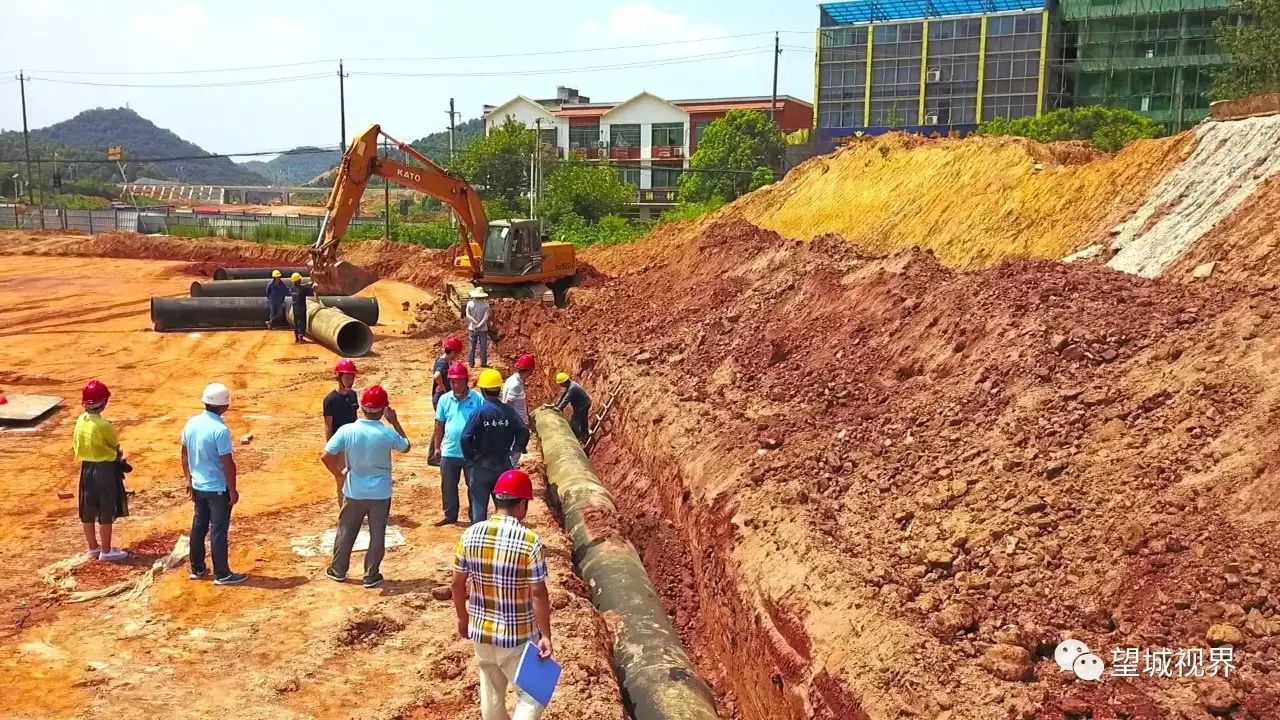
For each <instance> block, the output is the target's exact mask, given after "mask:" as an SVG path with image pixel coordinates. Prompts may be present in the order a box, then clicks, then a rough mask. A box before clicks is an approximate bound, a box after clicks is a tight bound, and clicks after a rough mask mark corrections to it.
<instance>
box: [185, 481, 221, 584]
mask: <svg viewBox="0 0 1280 720" xmlns="http://www.w3.org/2000/svg"><path fill="white" fill-rule="evenodd" d="M194 503H195V509H196V512H195V517H193V518H192V519H191V572H193V573H203V572H204V571H205V570H208V569H209V567H208V566H207V565H205V562H204V538H205V535H208V536H209V550H210V554H212V555H213V576H214V577H215V578H222V577H226V576H228V575H230V574H231V568H230V566H228V564H227V531H228V530H230V529H231V495H230V494H228V493H226V492H205V491H204V490H196V491H195V499H194ZM210 527H212V528H213V532H212V533H210V532H209V528H210Z"/></svg>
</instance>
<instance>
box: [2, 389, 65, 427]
mask: <svg viewBox="0 0 1280 720" xmlns="http://www.w3.org/2000/svg"><path fill="white" fill-rule="evenodd" d="M0 397H3V398H4V399H5V400H7V401H8V402H6V403H3V404H0V423H27V422H31V421H32V420H35V419H36V418H38V417H40V416H41V415H44V414H45V413H47V412H49V411H50V410H53V409H54V408H56V407H58V406H59V405H61V404H62V398H60V397H58V396H57V395H20V394H17V393H5V394H4V395H3V396H0Z"/></svg>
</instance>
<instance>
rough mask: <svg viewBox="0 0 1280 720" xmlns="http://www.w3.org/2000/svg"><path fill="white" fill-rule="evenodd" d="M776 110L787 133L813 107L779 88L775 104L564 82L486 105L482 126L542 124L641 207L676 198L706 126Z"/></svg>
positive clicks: (549, 136) (561, 147)
mask: <svg viewBox="0 0 1280 720" xmlns="http://www.w3.org/2000/svg"><path fill="white" fill-rule="evenodd" d="M771 108H773V110H774V112H773V116H774V118H775V122H776V123H777V125H778V127H779V129H781V130H782V132H784V133H789V132H794V131H796V130H800V129H804V128H811V127H812V126H813V106H812V105H811V104H809V103H807V102H805V101H803V100H800V99H797V98H794V97H791V96H790V95H779V96H778V99H777V104H776V106H775V105H773V103H772V98H771V97H770V96H768V95H765V96H761V97H725V98H706V99H694V100H666V99H663V98H660V97H658V96H657V95H654V94H653V93H649V92H642V93H640V94H639V95H636V96H635V97H633V98H631V99H630V100H625V101H623V102H612V103H593V102H591V101H590V98H586V97H583V96H581V95H579V94H578V91H577V90H575V89H573V88H566V87H559V88H557V89H556V98H554V99H549V100H533V99H530V98H528V97H525V96H523V95H519V96H516V97H514V98H511V99H510V100H508V101H506V102H505V103H502V104H501V105H496V106H485V109H484V116H483V117H484V129H485V132H486V133H488V132H489V130H490V129H491V128H493V127H494V126H497V125H501V124H502V123H504V122H506V120H507V118H512V119H514V120H516V121H517V122H520V123H523V124H524V125H525V126H527V127H533V128H537V129H538V130H539V132H540V133H541V138H542V141H543V142H544V143H546V144H547V145H549V146H554V147H555V148H556V154H557V155H558V156H559V157H579V158H582V159H586V160H604V161H607V162H609V163H611V164H613V165H615V166H617V167H618V171H619V172H620V173H621V174H622V176H623V178H624V179H625V180H627V182H630V183H631V184H633V185H635V186H636V187H637V188H638V193H637V198H636V202H637V205H639V206H640V208H641V211H642V212H641V214H642V215H645V216H647V215H648V214H649V213H648V210H647V209H646V208H647V207H648V208H654V209H661V208H662V207H665V206H670V205H672V204H674V203H675V202H676V188H677V182H678V179H679V177H680V173H681V172H682V171H683V170H684V169H685V168H687V167H688V166H689V156H690V155H692V154H693V152H694V151H695V150H697V149H698V138H699V137H700V136H701V134H702V132H703V130H705V129H706V127H707V125H710V124H711V122H712V121H713V120H716V119H717V118H719V117H721V116H723V115H724V114H725V113H727V112H729V111H730V110H759V111H761V112H763V113H765V114H766V115H768V114H769V113H770V109H771Z"/></svg>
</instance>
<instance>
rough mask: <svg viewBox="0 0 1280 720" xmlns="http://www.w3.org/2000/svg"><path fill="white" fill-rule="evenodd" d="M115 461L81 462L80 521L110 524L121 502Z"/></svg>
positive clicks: (113, 520)
mask: <svg viewBox="0 0 1280 720" xmlns="http://www.w3.org/2000/svg"><path fill="white" fill-rule="evenodd" d="M119 472H120V471H119V469H117V467H116V463H115V461H111V462H82V463H80V502H79V505H80V522H82V523H93V522H96V523H98V524H99V525H110V524H111V523H113V522H115V519H116V507H117V506H118V505H119V502H120V497H119V495H120V478H119V476H118V473H119Z"/></svg>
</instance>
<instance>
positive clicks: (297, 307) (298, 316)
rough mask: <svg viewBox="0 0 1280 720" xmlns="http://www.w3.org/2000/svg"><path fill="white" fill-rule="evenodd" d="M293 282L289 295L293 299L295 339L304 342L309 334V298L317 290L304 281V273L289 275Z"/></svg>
mask: <svg viewBox="0 0 1280 720" xmlns="http://www.w3.org/2000/svg"><path fill="white" fill-rule="evenodd" d="M289 279H290V280H291V281H292V284H291V285H290V287H289V296H290V297H291V298H292V299H293V341H294V342H302V341H303V338H304V337H305V336H306V334H307V298H308V297H310V296H312V295H315V292H314V291H313V290H312V289H311V288H310V287H308V286H307V284H306V283H304V282H303V281H302V273H294V274H292V275H290V276H289Z"/></svg>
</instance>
